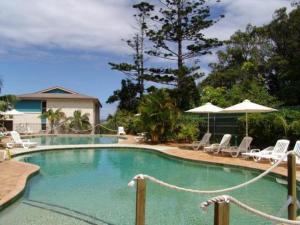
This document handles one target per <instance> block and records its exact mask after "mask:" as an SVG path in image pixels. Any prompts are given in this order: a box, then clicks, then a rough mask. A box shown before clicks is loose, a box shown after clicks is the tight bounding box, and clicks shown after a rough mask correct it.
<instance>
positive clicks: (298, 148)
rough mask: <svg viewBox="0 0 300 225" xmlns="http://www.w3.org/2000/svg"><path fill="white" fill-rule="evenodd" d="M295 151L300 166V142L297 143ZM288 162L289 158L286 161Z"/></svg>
mask: <svg viewBox="0 0 300 225" xmlns="http://www.w3.org/2000/svg"><path fill="white" fill-rule="evenodd" d="M293 151H294V152H295V153H296V164H297V165H300V141H296V144H295V146H294V149H293ZM284 161H285V162H286V161H287V158H285V159H284Z"/></svg>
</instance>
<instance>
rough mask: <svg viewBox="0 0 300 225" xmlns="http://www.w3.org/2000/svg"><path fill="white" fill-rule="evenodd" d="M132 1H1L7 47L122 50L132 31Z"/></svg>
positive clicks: (0, 27)
mask: <svg viewBox="0 0 300 225" xmlns="http://www.w3.org/2000/svg"><path fill="white" fill-rule="evenodd" d="M129 3H130V2H129V1H128V0H84V1H82V0H63V1H62V0H43V1H40V0H26V1H24V0H14V1H11V0H1V1H0V39H1V41H2V43H3V42H4V43H5V45H6V46H12V47H22V48H24V47H46V48H62V49H76V50H88V51H99V50H104V51H110V52H119V51H120V50H121V49H122V47H123V46H124V44H123V43H122V42H121V41H120V39H121V38H124V37H125V38H126V37H127V36H128V35H129V34H130V33H131V32H132V26H131V25H132V23H133V21H132V12H131V7H130V5H129Z"/></svg>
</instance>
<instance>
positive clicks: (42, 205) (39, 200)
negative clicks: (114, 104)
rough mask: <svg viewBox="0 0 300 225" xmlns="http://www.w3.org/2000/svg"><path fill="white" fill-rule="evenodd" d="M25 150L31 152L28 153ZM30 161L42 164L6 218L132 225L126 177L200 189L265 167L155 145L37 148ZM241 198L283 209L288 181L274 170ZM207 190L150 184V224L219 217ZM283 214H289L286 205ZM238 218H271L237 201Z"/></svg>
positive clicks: (181, 224)
mask: <svg viewBox="0 0 300 225" xmlns="http://www.w3.org/2000/svg"><path fill="white" fill-rule="evenodd" d="M23 157H24V156H23ZM25 157H26V158H25V160H26V161H28V162H30V163H33V164H37V165H39V166H40V167H41V171H40V174H39V175H37V176H35V177H33V178H32V179H31V180H30V181H29V183H28V185H27V190H26V192H25V194H24V196H23V197H22V198H21V199H20V200H19V201H18V202H16V203H15V204H13V205H12V206H10V207H9V208H7V209H5V210H4V211H2V212H0V224H1V225H7V224H9V225H28V224H30V225H41V224H43V225H50V224H54V225H56V224H60V225H74V224H76V225H77V224H79V225H86V224H94V225H96V224H101V225H103V224H105V225H132V224H134V218H135V189H134V188H129V187H128V186H127V183H128V182H129V181H130V180H131V179H132V177H133V176H134V175H136V174H139V173H144V174H149V175H152V176H155V177H157V178H159V179H162V180H165V181H166V182H170V183H172V184H175V185H180V186H184V187H191V188H199V189H211V190H213V189H219V188H224V187H230V186H233V185H236V184H239V183H242V182H245V181H246V180H249V179H251V178H253V177H255V176H257V174H258V172H256V171H253V170H246V169H241V168H234V167H222V166H215V165H207V164H200V163H194V162H189V161H184V160H179V159H173V158H169V157H166V156H164V155H162V154H158V153H155V152H152V151H148V150H137V149H87V150H60V151H49V152H41V153H35V154H31V155H28V156H25ZM230 195H233V196H234V197H236V198H238V199H239V200H241V201H244V202H245V203H247V204H249V205H250V206H252V207H254V208H257V209H260V210H262V211H264V212H267V213H270V214H273V215H276V214H277V213H278V211H280V209H281V208H282V206H283V204H284V203H285V202H286V195H287V190H286V186H284V185H281V184H278V183H276V182H275V177H273V176H268V177H266V178H264V179H262V180H260V181H258V182H257V183H255V184H252V185H250V186H247V187H246V188H244V189H241V190H237V191H233V192H231V193H230ZM209 197H211V196H208V195H195V194H190V193H179V192H176V191H172V190H169V189H165V188H163V187H160V186H158V185H155V184H152V183H150V182H148V183H147V205H146V224H148V225H199V224H203V225H204V224H207V225H208V224H213V208H210V210H209V211H208V213H207V214H204V213H202V212H201V211H200V209H199V204H200V203H201V202H202V201H204V200H206V199H207V198H209ZM281 216H282V217H285V216H286V213H285V212H284V213H283V214H282V215H281ZM231 224H236V225H241V224H243V225H250V224H251V225H252V224H256V225H262V224H271V223H268V222H266V221H264V220H261V219H260V218H258V217H255V216H253V215H252V214H248V213H247V212H245V211H243V210H240V209H238V208H237V207H235V206H232V208H231Z"/></svg>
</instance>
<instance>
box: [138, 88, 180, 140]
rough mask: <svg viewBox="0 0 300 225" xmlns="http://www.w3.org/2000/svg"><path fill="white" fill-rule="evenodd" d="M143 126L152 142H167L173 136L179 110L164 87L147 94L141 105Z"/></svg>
mask: <svg viewBox="0 0 300 225" xmlns="http://www.w3.org/2000/svg"><path fill="white" fill-rule="evenodd" d="M139 111H140V113H141V116H140V120H141V127H142V128H143V131H144V132H148V134H149V136H150V138H151V141H152V142H155V143H156V142H165V141H167V140H169V139H170V137H172V136H173V131H174V129H175V125H176V121H177V119H178V118H179V115H180V113H179V110H178V109H177V107H176V105H175V103H174V101H173V100H172V99H171V97H170V96H169V94H168V92H167V91H166V90H164V89H159V90H156V91H154V92H153V93H151V94H149V95H146V96H144V97H143V99H142V100H141V104H140V106H139Z"/></svg>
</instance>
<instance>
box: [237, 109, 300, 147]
mask: <svg viewBox="0 0 300 225" xmlns="http://www.w3.org/2000/svg"><path fill="white" fill-rule="evenodd" d="M248 124H249V135H250V136H251V137H253V145H254V146H257V147H266V146H270V145H272V146H273V145H275V142H276V141H277V140H278V139H282V138H286V139H289V140H290V141H291V142H294V141H295V140H296V139H297V138H298V139H299V135H300V112H299V111H297V110H289V109H281V110H280V111H279V112H276V113H266V114H261V113H259V114H250V115H249V117H248ZM239 131H240V133H244V132H245V116H243V117H240V118H239Z"/></svg>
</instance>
